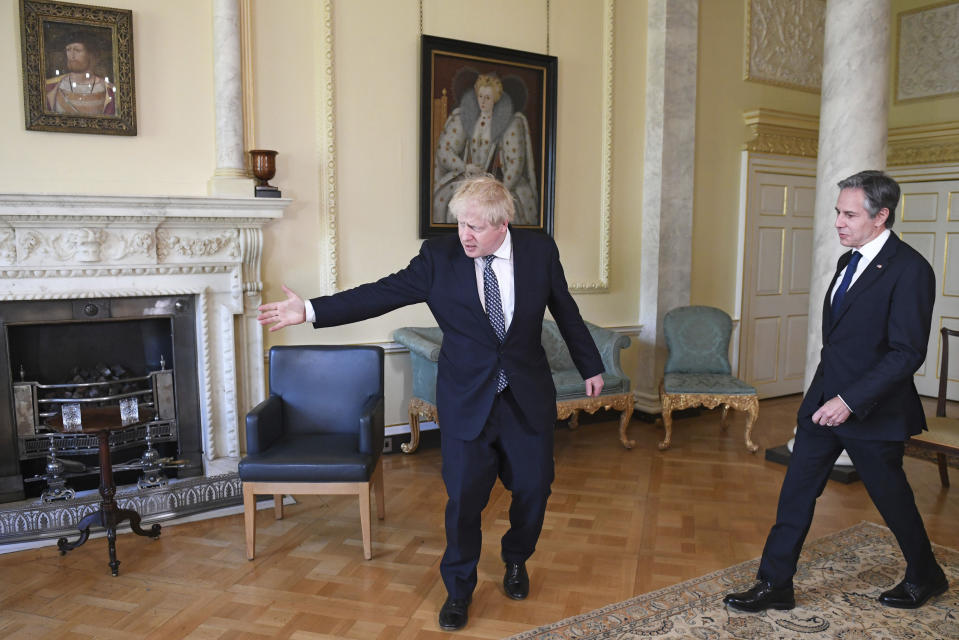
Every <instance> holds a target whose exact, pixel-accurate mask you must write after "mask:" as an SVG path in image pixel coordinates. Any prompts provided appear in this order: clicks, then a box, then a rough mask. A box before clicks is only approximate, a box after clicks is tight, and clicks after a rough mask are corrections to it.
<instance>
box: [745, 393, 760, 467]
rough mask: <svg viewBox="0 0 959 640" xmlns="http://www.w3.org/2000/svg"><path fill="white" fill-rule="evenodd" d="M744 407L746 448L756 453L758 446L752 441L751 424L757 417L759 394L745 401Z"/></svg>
mask: <svg viewBox="0 0 959 640" xmlns="http://www.w3.org/2000/svg"><path fill="white" fill-rule="evenodd" d="M747 402H748V404H747V407H746V448H747V449H749V451H750V453H756V451H758V450H759V446H758V445H756V444H754V443H753V440H752V435H753V425H754V424H755V422H756V418H758V417H759V396H752V397H751V398H749V400H748V401H747Z"/></svg>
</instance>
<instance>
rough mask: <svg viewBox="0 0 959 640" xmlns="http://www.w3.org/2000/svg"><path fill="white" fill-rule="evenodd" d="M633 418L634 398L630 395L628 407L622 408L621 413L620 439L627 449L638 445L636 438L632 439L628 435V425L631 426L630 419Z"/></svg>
mask: <svg viewBox="0 0 959 640" xmlns="http://www.w3.org/2000/svg"><path fill="white" fill-rule="evenodd" d="M632 418H633V398H632V395H630V397H629V400H628V402H627V403H626V408H625V409H623V410H622V412H620V414H619V441H620V442H622V443H623V446H624V447H625V448H627V449H632V448H633V447H635V446H636V441H635V440H630V439H629V438H627V437H626V427H628V426H629V421H630V420H631V419H632Z"/></svg>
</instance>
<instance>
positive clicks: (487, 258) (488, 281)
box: [258, 176, 603, 630]
mask: <svg viewBox="0 0 959 640" xmlns="http://www.w3.org/2000/svg"><path fill="white" fill-rule="evenodd" d="M449 209H450V211H452V212H453V214H454V215H455V216H456V219H457V221H458V230H459V234H458V235H459V237H458V241H457V238H456V237H454V236H452V235H449V236H443V237H440V238H436V239H431V240H427V241H426V242H424V243H423V245H422V247H421V248H420V252H419V255H417V256H416V257H414V258H413V259H412V260H411V261H410V263H409V265H408V266H407V267H406V268H405V269H403V270H401V271H398V272H396V273H394V274H392V275H389V276H387V277H385V278H382V279H380V280H378V281H376V282H373V283H369V284H364V285H361V286H359V287H356V288H354V289H350V290H348V291H343V292H340V293H337V294H335V295H332V296H324V297H320V298H314V299H312V300H310V301H309V304H306V305H304V302H303V300H302V299H301V298H299V297H298V296H297V295H296V294H295V293H293V292H292V291H290V290H289V289H287V288H286V287H284V288H283V289H284V291H285V292H286V294H287V299H286V300H283V301H281V302H275V303H268V304H264V305H262V306H260V315H259V318H258V319H259V321H260V324H263V325H267V324H270V325H272V326H271V327H270V331H275V330H276V329H280V328H282V327H285V326H288V325H292V324H299V323H301V322H305V321H306V320H307V319H309V320H311V321H312V322H313V325H314V326H315V327H329V326H335V325H340V324H346V323H350V322H356V321H357V320H364V319H366V318H372V317H375V316H378V315H381V314H384V313H386V312H388V311H392V310H393V309H396V308H398V307H402V306H404V305H409V304H414V303H417V302H425V303H426V304H427V305H429V308H430V311H432V313H433V316H434V317H435V318H436V321H437V323H438V324H439V326H440V328H441V329H442V330H443V344H442V347H441V349H440V356H439V371H438V374H437V380H436V404H437V411H438V414H439V420H440V423H441V424H442V444H441V451H442V457H443V471H442V473H443V482H444V483H445V485H446V491H447V495H448V501H447V504H446V553H445V554H444V555H443V560H442V562H441V564H440V573H441V575H442V577H443V582H444V584H445V585H446V590H447V594H448V597H447V599H446V602H445V603H444V604H443V607H442V608H441V609H440V614H439V624H440V627H442V628H443V629H447V630H453V629H459V628H461V627H463V626H464V625H465V624H466V622H467V618H468V607H469V604H470V601H471V599H472V594H473V589H474V588H475V587H476V565H477V562H478V561H479V557H480V548H481V541H482V533H481V531H480V516H481V514H482V511H483V508H484V507H485V506H486V504H487V502H488V501H489V495H490V491H491V490H492V488H493V485H494V484H495V482H496V478H497V477H499V478H500V479H501V480H502V482H503V485H504V486H505V487H506V488H507V489H508V490H509V491H510V492H511V493H512V503H511V505H510V510H509V519H510V528H509V531H507V532H506V534H505V535H504V536H503V538H502V543H501V545H502V547H501V548H502V552H501V555H502V559H503V561H504V563H505V564H506V573H505V576H504V578H503V588H504V590H505V591H506V594H507V595H508V596H509V597H511V598H513V599H517V600H521V599H523V598H525V597H526V596H527V595H528V593H529V577H528V574H527V571H526V560H527V559H528V558H529V557H530V556H531V555H532V554H533V550H534V549H535V547H536V541H537V540H538V538H539V534H540V531H541V529H542V526H543V518H544V515H545V513H546V500H547V497H548V496H549V493H550V484H551V483H552V481H553V428H554V424H555V422H556V389H555V387H554V386H553V378H552V376H551V374H550V370H549V363H548V362H547V360H546V353H545V352H544V350H543V347H542V344H541V342H540V340H541V332H542V324H543V315H544V313H545V310H546V309H547V308H549V310H550V312H551V313H552V316H553V319H554V320H556V324H557V325H558V326H559V329H560V332H561V333H562V335H563V338H564V339H565V341H566V344H567V345H568V346H569V350H570V354H571V355H572V357H573V361H574V362H575V363H576V367H577V369H579V372H580V374H581V375H582V376H583V378H584V380H585V383H586V394H587V395H590V396H596V395H599V393H600V392H601V391H602V389H603V378H602V375H601V374H602V372H603V364H602V360H601V358H600V355H599V352H598V351H597V349H596V345H595V343H594V342H593V339H592V337H591V336H590V334H589V330H588V329H587V328H586V325H585V323H584V322H583V319H582V317H581V316H580V314H579V309H578V307H577V306H576V302H575V301H574V300H573V298H572V296H570V294H569V289H568V287H567V284H566V277H565V276H564V274H563V268H562V266H561V265H560V262H559V251H558V250H557V248H556V244H555V243H554V242H553V240H552V238H550V237H549V236H547V235H545V234H541V233H535V232H533V231H528V230H521V229H513V228H512V227H510V226H509V221H510V220H512V219H513V215H514V205H513V198H512V196H511V195H510V193H509V191H508V190H507V189H506V187H505V186H504V185H503V184H502V183H500V182H498V181H497V180H495V179H494V178H492V177H490V176H480V177H476V178H471V179H468V180H466V181H464V182H463V183H462V184H461V185H460V186H459V188H458V189H457V191H456V193H455V195H454V196H453V197H452V199H451V200H450V203H449Z"/></svg>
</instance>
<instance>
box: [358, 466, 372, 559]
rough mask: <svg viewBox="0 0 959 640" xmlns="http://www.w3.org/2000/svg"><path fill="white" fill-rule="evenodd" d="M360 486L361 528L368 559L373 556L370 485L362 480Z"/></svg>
mask: <svg viewBox="0 0 959 640" xmlns="http://www.w3.org/2000/svg"><path fill="white" fill-rule="evenodd" d="M358 486H359V495H360V530H361V531H362V535H363V557H364V558H366V559H367V560H370V559H372V558H373V532H372V524H371V522H370V485H369V484H368V483H366V482H361V483H359V484H358Z"/></svg>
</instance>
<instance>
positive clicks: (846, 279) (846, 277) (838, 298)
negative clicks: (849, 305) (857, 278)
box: [832, 251, 862, 313]
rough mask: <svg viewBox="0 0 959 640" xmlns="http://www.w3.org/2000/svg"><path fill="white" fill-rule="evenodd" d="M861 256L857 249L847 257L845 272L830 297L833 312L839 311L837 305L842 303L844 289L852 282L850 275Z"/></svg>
mask: <svg viewBox="0 0 959 640" xmlns="http://www.w3.org/2000/svg"><path fill="white" fill-rule="evenodd" d="M861 257H862V254H861V253H859V252H858V251H853V252H852V257H851V258H850V259H849V264H847V265H846V273H844V274H843V276H842V282H840V283H839V288H838V289H836V293H835V295H833V297H832V312H833V313H836V312H837V311H839V307H840V306H841V305H842V299H843V297H845V295H846V289H848V288H849V283H850V282H852V277H853V275H855V273H856V267H858V266H859V258H861Z"/></svg>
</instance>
